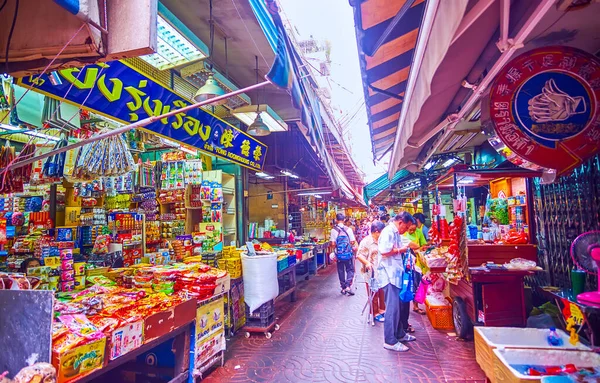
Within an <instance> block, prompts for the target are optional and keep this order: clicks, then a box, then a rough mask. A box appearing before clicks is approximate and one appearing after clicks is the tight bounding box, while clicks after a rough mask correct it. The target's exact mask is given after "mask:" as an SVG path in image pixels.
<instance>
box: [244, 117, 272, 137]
mask: <svg viewBox="0 0 600 383" xmlns="http://www.w3.org/2000/svg"><path fill="white" fill-rule="evenodd" d="M247 133H248V134H249V135H251V136H256V137H262V136H268V135H269V134H271V131H270V130H269V127H268V126H267V124H265V123H264V122H263V120H262V117H261V116H260V112H258V114H257V115H256V119H255V120H254V122H253V123H252V124H250V126H249V127H248V130H247Z"/></svg>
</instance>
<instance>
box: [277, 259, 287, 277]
mask: <svg viewBox="0 0 600 383" xmlns="http://www.w3.org/2000/svg"><path fill="white" fill-rule="evenodd" d="M287 268H288V259H287V257H286V258H282V259H278V260H277V272H278V273H279V272H282V271H283V270H285V269H287Z"/></svg>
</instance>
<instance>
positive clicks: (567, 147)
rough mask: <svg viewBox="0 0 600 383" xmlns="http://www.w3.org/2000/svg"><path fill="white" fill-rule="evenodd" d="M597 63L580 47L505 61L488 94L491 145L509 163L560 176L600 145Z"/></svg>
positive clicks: (547, 50) (544, 50) (599, 74)
mask: <svg viewBox="0 0 600 383" xmlns="http://www.w3.org/2000/svg"><path fill="white" fill-rule="evenodd" d="M598 100H600V60H598V59H597V58H596V57H595V56H593V55H591V54H588V53H586V52H584V51H581V50H579V49H575V48H570V47H545V48H539V49H534V50H531V51H528V52H526V53H524V54H522V55H521V56H519V57H517V58H515V59H514V60H512V61H511V62H510V63H508V64H507V65H506V66H505V67H504V68H503V69H502V71H501V72H500V73H499V74H498V76H497V77H496V79H495V81H494V83H493V85H492V88H491V91H490V112H491V113H490V116H491V120H492V122H493V125H494V129H495V132H496V135H497V136H495V137H493V138H491V139H490V143H491V144H492V146H494V147H495V148H497V150H498V151H499V152H500V153H501V154H503V155H504V156H505V157H507V158H508V159H509V160H510V161H511V162H513V163H515V164H517V165H519V166H523V167H528V168H532V169H540V168H546V169H552V170H554V171H556V173H557V174H559V175H560V174H564V173H566V172H568V171H570V170H572V169H573V168H574V167H575V166H577V165H579V164H580V163H581V162H583V161H584V160H585V159H587V158H589V157H590V156H592V155H593V154H594V153H595V152H596V151H597V150H598V144H599V142H600V116H599V113H598V110H597V102H598Z"/></svg>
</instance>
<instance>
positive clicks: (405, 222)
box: [377, 212, 416, 352]
mask: <svg viewBox="0 0 600 383" xmlns="http://www.w3.org/2000/svg"><path fill="white" fill-rule="evenodd" d="M413 222H414V218H413V217H412V215H410V214H409V213H407V212H402V213H400V214H398V215H396V216H394V217H393V218H391V220H390V224H389V225H387V226H386V227H385V228H384V229H383V230H382V231H381V235H380V236H379V241H378V247H379V256H378V267H377V278H378V282H379V286H380V287H381V288H383V292H384V295H385V321H384V322H383V334H384V343H383V348H385V349H386V350H391V351H397V352H406V351H408V347H406V345H404V344H403V343H406V342H411V341H414V340H416V338H415V337H414V336H412V335H410V334H408V333H407V332H406V328H405V325H406V323H405V318H406V319H407V315H408V312H409V310H410V306H409V305H408V302H410V301H411V300H412V298H411V297H402V296H401V295H402V294H403V293H405V291H404V290H403V286H404V285H406V280H405V279H406V278H405V277H406V276H410V275H409V274H407V271H408V269H409V268H410V265H409V264H407V261H408V260H409V259H410V256H407V252H408V251H409V250H410V248H411V247H414V244H406V245H403V243H402V234H404V233H405V232H406V231H407V230H408V228H409V226H410V225H411V224H412V223H413ZM405 274H406V275H405ZM411 288H412V286H411ZM403 322H404V323H403Z"/></svg>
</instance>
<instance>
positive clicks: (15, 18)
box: [2, 0, 20, 73]
mask: <svg viewBox="0 0 600 383" xmlns="http://www.w3.org/2000/svg"><path fill="white" fill-rule="evenodd" d="M19 2H20V0H17V2H16V3H15V12H14V14H13V19H12V24H11V26H10V32H9V33H8V41H7V42H6V53H5V56H4V58H5V60H6V61H5V62H4V65H5V72H6V73H8V51H9V50H10V42H11V40H12V36H13V32H14V31H15V26H16V25H17V17H18V16H19ZM4 5H6V3H5V4H3V5H2V7H3V8H4Z"/></svg>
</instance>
